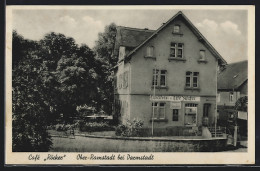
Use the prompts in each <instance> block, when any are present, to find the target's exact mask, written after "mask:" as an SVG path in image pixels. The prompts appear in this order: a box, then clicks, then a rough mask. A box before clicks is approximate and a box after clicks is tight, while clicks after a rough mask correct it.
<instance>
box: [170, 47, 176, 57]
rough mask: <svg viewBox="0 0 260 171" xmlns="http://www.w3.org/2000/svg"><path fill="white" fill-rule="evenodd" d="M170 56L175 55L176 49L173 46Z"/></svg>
mask: <svg viewBox="0 0 260 171" xmlns="http://www.w3.org/2000/svg"><path fill="white" fill-rule="evenodd" d="M170 56H171V57H175V49H173V48H171V51H170Z"/></svg>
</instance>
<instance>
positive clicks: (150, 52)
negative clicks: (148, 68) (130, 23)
mask: <svg viewBox="0 0 260 171" xmlns="http://www.w3.org/2000/svg"><path fill="white" fill-rule="evenodd" d="M146 57H154V47H153V46H148V47H147V49H146Z"/></svg>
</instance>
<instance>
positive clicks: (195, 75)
mask: <svg viewBox="0 0 260 171" xmlns="http://www.w3.org/2000/svg"><path fill="white" fill-rule="evenodd" d="M198 76H199V73H198V72H193V81H192V83H193V87H194V88H198V87H199V86H198Z"/></svg>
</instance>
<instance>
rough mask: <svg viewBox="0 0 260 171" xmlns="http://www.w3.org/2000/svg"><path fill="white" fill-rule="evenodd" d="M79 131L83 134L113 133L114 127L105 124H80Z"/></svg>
mask: <svg viewBox="0 0 260 171" xmlns="http://www.w3.org/2000/svg"><path fill="white" fill-rule="evenodd" d="M79 130H80V131H82V132H84V131H87V132H98V131H113V130H114V127H112V126H110V125H108V124H107V123H105V122H100V123H98V122H80V123H79Z"/></svg>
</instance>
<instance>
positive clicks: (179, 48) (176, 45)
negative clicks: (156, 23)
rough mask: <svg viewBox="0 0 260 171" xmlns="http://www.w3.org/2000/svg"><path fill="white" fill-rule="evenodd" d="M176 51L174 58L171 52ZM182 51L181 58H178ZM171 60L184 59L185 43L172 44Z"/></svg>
mask: <svg viewBox="0 0 260 171" xmlns="http://www.w3.org/2000/svg"><path fill="white" fill-rule="evenodd" d="M179 45H181V47H179ZM172 49H174V56H172V54H171V50H172ZM179 50H181V52H182V53H181V57H179V56H178V52H179ZM170 58H181V59H183V58H184V43H176V42H171V47H170Z"/></svg>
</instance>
